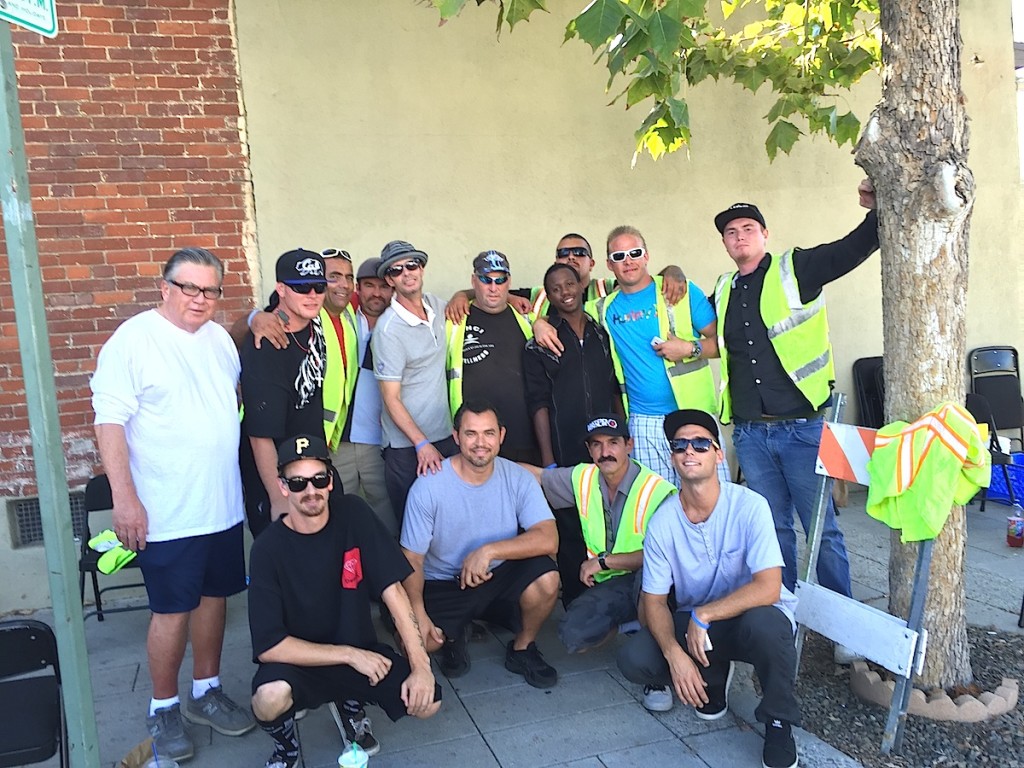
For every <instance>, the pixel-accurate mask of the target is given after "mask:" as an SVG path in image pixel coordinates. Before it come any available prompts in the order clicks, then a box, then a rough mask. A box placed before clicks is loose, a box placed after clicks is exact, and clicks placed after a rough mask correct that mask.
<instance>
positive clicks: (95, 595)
mask: <svg viewBox="0 0 1024 768" xmlns="http://www.w3.org/2000/svg"><path fill="white" fill-rule="evenodd" d="M113 508H114V500H113V498H112V497H111V494H110V481H108V480H107V476H106V475H96V477H94V478H92V480H90V481H89V482H88V483H87V484H86V486H85V523H84V524H83V526H82V531H81V536H82V551H81V552H80V553H79V556H78V591H79V593H80V597H81V599H82V604H83V605H84V604H85V575H86V574H89V575H90V576H91V578H92V599H93V602H94V603H95V604H96V608H95V609H94V610H91V611H87V612H86V613H85V614H84V618H86V619H87V618H89V617H90V616H95V617H96V620H97V621H103V615H104V614H105V613H124V612H126V611H143V610H147V609H148V608H149V606H148V605H128V606H122V607H120V608H104V607H103V593H104V592H110V591H112V590H117V589H134V588H137V587H142V586H145V585H144V584H143V583H142V582H141V581H139V582H134V583H132V584H112V585H110V586H107V587H104V588H103V589H100V582H99V577H100V576H101V575H105V574H103V572H102V571H100V569H99V565H98V563H99V559H100V555H101V554H103V553H102V552H97V551H96V550H94V549H91V548H90V547H89V539H91V538H92V526H91V525H90V524H89V521H90V518H91V517H92V513H93V512H103V511H106V510H109V509H113ZM138 567H139V564H138V561H137V560H132V561H131V562H130V563H128V564H127V565H125V566H124V568H138ZM124 568H122V570H124Z"/></svg>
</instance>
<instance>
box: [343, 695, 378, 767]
mask: <svg viewBox="0 0 1024 768" xmlns="http://www.w3.org/2000/svg"><path fill="white" fill-rule="evenodd" d="M338 714H340V715H341V727H342V729H343V730H344V732H345V735H344V739H345V749H348V745H349V744H351V743H352V742H355V743H356V744H358V745H359V746H360V747H362V748H363V751H364V752H365V753H366V754H367V755H368V756H370V757H373V756H374V755H376V754H377V753H378V752H380V742H379V741H377V739H376V738H375V737H374V735H373V726H372V724H371V723H370V718H368V717H367V716H366V710H365V709H360V710H359V711H358V712H346V711H345V710H344V709H342V708H341V707H339V708H338Z"/></svg>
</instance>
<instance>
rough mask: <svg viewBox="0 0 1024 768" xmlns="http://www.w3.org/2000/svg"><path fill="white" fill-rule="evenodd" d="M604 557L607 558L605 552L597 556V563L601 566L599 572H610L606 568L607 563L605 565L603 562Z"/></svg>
mask: <svg viewBox="0 0 1024 768" xmlns="http://www.w3.org/2000/svg"><path fill="white" fill-rule="evenodd" d="M606 557H608V553H607V552H602V553H601V554H599V555H598V556H597V562H599V563H600V564H601V570H602V571H609V570H611V569H610V568H609V567H608V563H606V562H605V561H604V559H605V558H606Z"/></svg>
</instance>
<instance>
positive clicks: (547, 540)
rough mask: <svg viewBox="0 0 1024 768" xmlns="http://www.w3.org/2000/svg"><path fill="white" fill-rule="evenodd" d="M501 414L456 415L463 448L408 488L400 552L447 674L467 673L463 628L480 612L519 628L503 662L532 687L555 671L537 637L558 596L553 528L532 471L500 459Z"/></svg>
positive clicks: (552, 679)
mask: <svg viewBox="0 0 1024 768" xmlns="http://www.w3.org/2000/svg"><path fill="white" fill-rule="evenodd" d="M504 436H505V428H504V427H503V426H502V424H501V422H500V419H499V416H498V413H497V412H496V411H495V410H494V407H493V406H491V405H489V404H487V403H482V402H480V403H476V402H473V401H467V402H465V403H463V404H462V407H460V408H459V410H458V412H457V413H456V414H455V438H456V442H457V443H458V447H459V453H458V455H456V456H453V457H452V458H450V459H447V460H445V461H444V462H443V464H442V466H441V471H440V472H438V473H437V474H434V475H427V476H425V477H421V478H419V479H418V480H417V481H416V483H415V484H414V485H413V487H412V490H411V491H410V493H409V504H408V507H407V509H406V515H405V521H404V523H403V525H402V550H403V551H404V552H405V556H406V557H407V558H408V559H409V562H410V563H411V564H412V567H413V574H412V575H411V576H410V577H409V578H408V579H407V580H406V589H407V590H408V592H409V599H410V601H411V602H412V606H413V609H414V610H415V611H416V617H417V619H418V620H419V624H420V631H421V632H422V633H423V639H424V643H425V645H426V647H427V650H428V651H435V650H438V649H440V650H441V658H440V660H439V662H440V667H441V671H442V672H443V673H444V674H445V675H446V676H447V677H449V678H455V677H460V676H461V675H464V674H466V672H468V671H469V667H470V660H469V654H468V652H467V650H466V631H467V629H468V626H469V623H470V622H471V621H472V620H473V619H477V618H483V619H487V620H489V621H492V622H494V623H496V624H500V625H501V626H504V627H506V628H508V629H509V630H511V631H512V632H515V637H513V639H512V640H510V641H509V643H508V647H507V648H506V652H505V668H506V669H508V670H509V671H510V672H515V673H516V674H519V675H522V676H523V678H524V679H525V680H526V682H527V683H529V684H530V685H532V686H534V687H535V688H550V687H551V686H553V685H555V683H556V682H557V681H558V673H557V672H556V671H555V670H554V668H552V667H551V666H550V665H549V664H548V663H547V662H546V661H544V657H543V656H542V655H541V653H540V651H539V650H538V648H537V643H536V642H535V640H536V638H537V633H538V632H539V631H540V628H541V625H542V624H543V623H544V621H545V619H547V617H548V616H549V615H551V611H552V609H553V608H554V606H555V600H556V599H557V598H558V572H557V571H556V570H555V563H554V561H553V560H552V559H551V558H552V557H553V556H554V554H555V553H556V552H557V551H558V533H557V529H556V527H555V521H554V520H553V519H552V517H551V511H550V510H549V509H548V505H547V504H546V503H545V502H544V495H543V494H542V493H541V491H540V488H538V487H537V484H536V483H535V482H533V480H532V479H531V478H530V474H529V473H528V472H527V471H526V470H524V469H522V468H521V467H519V466H517V465H516V464H514V463H512V462H511V461H507V460H506V459H502V458H500V457H498V449H499V448H500V446H501V441H502V439H503V438H504Z"/></svg>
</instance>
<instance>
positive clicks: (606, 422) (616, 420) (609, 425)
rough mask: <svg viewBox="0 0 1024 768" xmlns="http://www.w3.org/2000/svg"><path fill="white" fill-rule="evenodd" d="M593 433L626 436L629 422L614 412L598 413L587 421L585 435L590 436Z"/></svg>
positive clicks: (627, 435)
mask: <svg viewBox="0 0 1024 768" xmlns="http://www.w3.org/2000/svg"><path fill="white" fill-rule="evenodd" d="M594 435H609V436H611V437H626V438H628V437H629V424H628V423H627V422H626V420H625V419H623V418H622V417H621V416H618V415H616V414H614V413H599V414H597V415H596V416H594V418H593V419H591V420H590V421H589V422H587V437H588V438H591V437H593V436H594Z"/></svg>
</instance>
